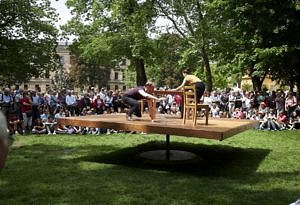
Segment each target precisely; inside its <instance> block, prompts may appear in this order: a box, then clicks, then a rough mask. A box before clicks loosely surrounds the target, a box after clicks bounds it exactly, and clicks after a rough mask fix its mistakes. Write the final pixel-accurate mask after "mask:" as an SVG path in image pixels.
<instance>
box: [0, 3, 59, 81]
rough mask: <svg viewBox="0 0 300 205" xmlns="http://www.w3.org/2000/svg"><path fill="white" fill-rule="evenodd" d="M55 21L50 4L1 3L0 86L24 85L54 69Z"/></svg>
mask: <svg viewBox="0 0 300 205" xmlns="http://www.w3.org/2000/svg"><path fill="white" fill-rule="evenodd" d="M56 20H57V14H55V12H54V11H53V9H52V8H51V7H50V1H49V0H42V1H38V2H37V1H34V0H28V1H19V0H3V1H0V68H1V76H0V77H1V81H2V80H4V81H2V83H6V84H15V83H18V82H25V81H26V80H28V79H30V78H31V77H32V76H34V77H39V76H45V73H46V72H48V71H49V70H53V69H55V68H57V66H58V56H57V55H56V53H55V48H56V41H57V38H56V34H57V30H56V29H55V27H54V25H53V24H54V22H55V21H56Z"/></svg>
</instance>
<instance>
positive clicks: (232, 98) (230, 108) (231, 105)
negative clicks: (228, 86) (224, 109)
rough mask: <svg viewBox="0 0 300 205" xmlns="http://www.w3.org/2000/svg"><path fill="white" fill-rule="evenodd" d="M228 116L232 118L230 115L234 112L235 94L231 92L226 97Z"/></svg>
mask: <svg viewBox="0 0 300 205" xmlns="http://www.w3.org/2000/svg"><path fill="white" fill-rule="evenodd" d="M228 101H229V103H228V116H229V117H232V114H233V112H234V109H235V107H234V106H235V92H234V91H233V90H232V91H230V94H229V96H228Z"/></svg>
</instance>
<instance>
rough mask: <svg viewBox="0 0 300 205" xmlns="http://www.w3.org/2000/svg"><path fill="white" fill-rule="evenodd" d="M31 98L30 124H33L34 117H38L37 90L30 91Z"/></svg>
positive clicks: (38, 99) (38, 102) (38, 101)
mask: <svg viewBox="0 0 300 205" xmlns="http://www.w3.org/2000/svg"><path fill="white" fill-rule="evenodd" d="M30 96H31V100H32V126H35V122H36V119H37V118H39V117H40V113H39V106H40V96H39V95H38V94H37V92H36V91H35V90H34V91H31V95H30Z"/></svg>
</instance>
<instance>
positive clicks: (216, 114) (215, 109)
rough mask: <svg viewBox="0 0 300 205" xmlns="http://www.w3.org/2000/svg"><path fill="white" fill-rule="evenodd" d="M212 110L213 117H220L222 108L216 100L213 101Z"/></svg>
mask: <svg viewBox="0 0 300 205" xmlns="http://www.w3.org/2000/svg"><path fill="white" fill-rule="evenodd" d="M210 112H211V116H212V117H217V118H219V117H220V108H219V107H218V106H217V104H216V103H215V102H213V103H212V105H211V107H210Z"/></svg>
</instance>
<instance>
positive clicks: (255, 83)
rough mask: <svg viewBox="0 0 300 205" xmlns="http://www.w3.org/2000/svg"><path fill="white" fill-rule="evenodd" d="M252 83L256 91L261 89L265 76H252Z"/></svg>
mask: <svg viewBox="0 0 300 205" xmlns="http://www.w3.org/2000/svg"><path fill="white" fill-rule="evenodd" d="M251 79H252V85H253V90H254V91H261V87H262V84H263V81H264V78H263V79H262V80H261V79H260V77H258V76H252V77H251Z"/></svg>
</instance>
